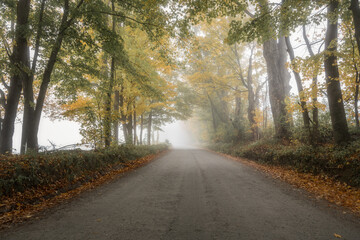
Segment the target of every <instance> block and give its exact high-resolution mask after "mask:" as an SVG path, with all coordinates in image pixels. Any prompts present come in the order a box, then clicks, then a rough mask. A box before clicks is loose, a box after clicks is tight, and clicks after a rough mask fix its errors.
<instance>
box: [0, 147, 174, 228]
mask: <svg viewBox="0 0 360 240" xmlns="http://www.w3.org/2000/svg"><path fill="white" fill-rule="evenodd" d="M167 149H168V146H167V145H165V144H159V145H152V146H130V145H129V146H117V147H114V148H109V149H103V150H98V151H80V150H79V151H68V152H55V153H50V154H37V155H20V156H16V155H12V156H1V160H0V167H1V169H2V170H1V172H0V191H1V192H0V194H1V195H0V228H1V227H4V226H6V225H7V224H10V223H13V222H19V221H22V220H24V219H27V218H30V217H32V216H33V214H34V213H36V212H37V211H39V210H42V209H46V208H47V207H49V206H52V205H55V204H56V203H58V202H61V201H63V200H66V199H69V198H71V197H72V196H74V195H77V194H78V193H80V192H82V191H84V190H87V189H91V188H93V187H94V186H98V185H100V184H102V183H104V182H106V181H108V180H110V179H113V178H115V177H116V176H117V175H118V174H120V173H123V172H126V171H129V170H131V169H135V168H138V167H140V166H142V165H144V164H146V163H147V162H149V161H150V160H152V159H154V158H155V156H157V155H158V154H159V153H160V152H163V151H165V150H167Z"/></svg>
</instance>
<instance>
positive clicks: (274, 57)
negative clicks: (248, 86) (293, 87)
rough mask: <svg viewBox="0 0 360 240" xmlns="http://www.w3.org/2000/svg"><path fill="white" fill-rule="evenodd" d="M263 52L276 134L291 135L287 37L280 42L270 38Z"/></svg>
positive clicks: (278, 135) (283, 137)
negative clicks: (288, 103) (288, 111)
mask: <svg viewBox="0 0 360 240" xmlns="http://www.w3.org/2000/svg"><path fill="white" fill-rule="evenodd" d="M263 53H264V58H265V60H266V67H267V73H268V81H269V98H270V104H271V111H272V115H273V118H274V125H275V136H276V137H277V138H279V139H288V138H289V137H290V121H289V116H288V113H287V111H286V103H285V99H286V97H288V95H289V90H290V89H289V80H290V75H289V73H288V71H287V69H286V65H285V64H286V48H285V38H284V37H281V38H280V39H279V42H277V41H276V40H275V39H270V40H267V41H265V42H264V44H263Z"/></svg>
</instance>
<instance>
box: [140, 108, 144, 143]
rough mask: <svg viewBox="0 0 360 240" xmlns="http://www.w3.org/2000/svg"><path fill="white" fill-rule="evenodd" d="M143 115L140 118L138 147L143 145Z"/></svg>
mask: <svg viewBox="0 0 360 240" xmlns="http://www.w3.org/2000/svg"><path fill="white" fill-rule="evenodd" d="M143 129H144V114H141V116H140V145H142V144H143V139H142V138H143Z"/></svg>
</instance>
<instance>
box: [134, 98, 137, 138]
mask: <svg viewBox="0 0 360 240" xmlns="http://www.w3.org/2000/svg"><path fill="white" fill-rule="evenodd" d="M135 107H136V106H135V102H134V145H136V139H137V136H136V108H135Z"/></svg>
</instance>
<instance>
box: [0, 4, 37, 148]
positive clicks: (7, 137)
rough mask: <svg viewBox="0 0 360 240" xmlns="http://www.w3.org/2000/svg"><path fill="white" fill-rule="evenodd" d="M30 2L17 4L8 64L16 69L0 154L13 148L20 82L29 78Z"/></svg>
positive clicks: (12, 80) (7, 102)
mask: <svg viewBox="0 0 360 240" xmlns="http://www.w3.org/2000/svg"><path fill="white" fill-rule="evenodd" d="M30 2H31V1H30V0H19V1H18V4H17V13H16V14H17V19H16V30H15V42H16V44H14V49H13V54H12V56H11V59H10V62H11V64H12V65H13V66H14V67H15V68H16V69H14V74H13V75H12V76H11V81H10V89H9V93H8V97H7V101H6V106H5V116H4V121H3V126H2V131H1V138H0V139H1V144H0V145H1V146H0V152H1V153H11V152H12V148H13V142H12V137H13V134H14V124H15V118H16V114H17V108H18V104H19V100H20V95H21V89H22V82H23V81H26V79H28V78H29V75H28V73H27V71H28V70H29V69H30V56H29V46H28V41H27V34H28V31H29V13H30Z"/></svg>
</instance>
